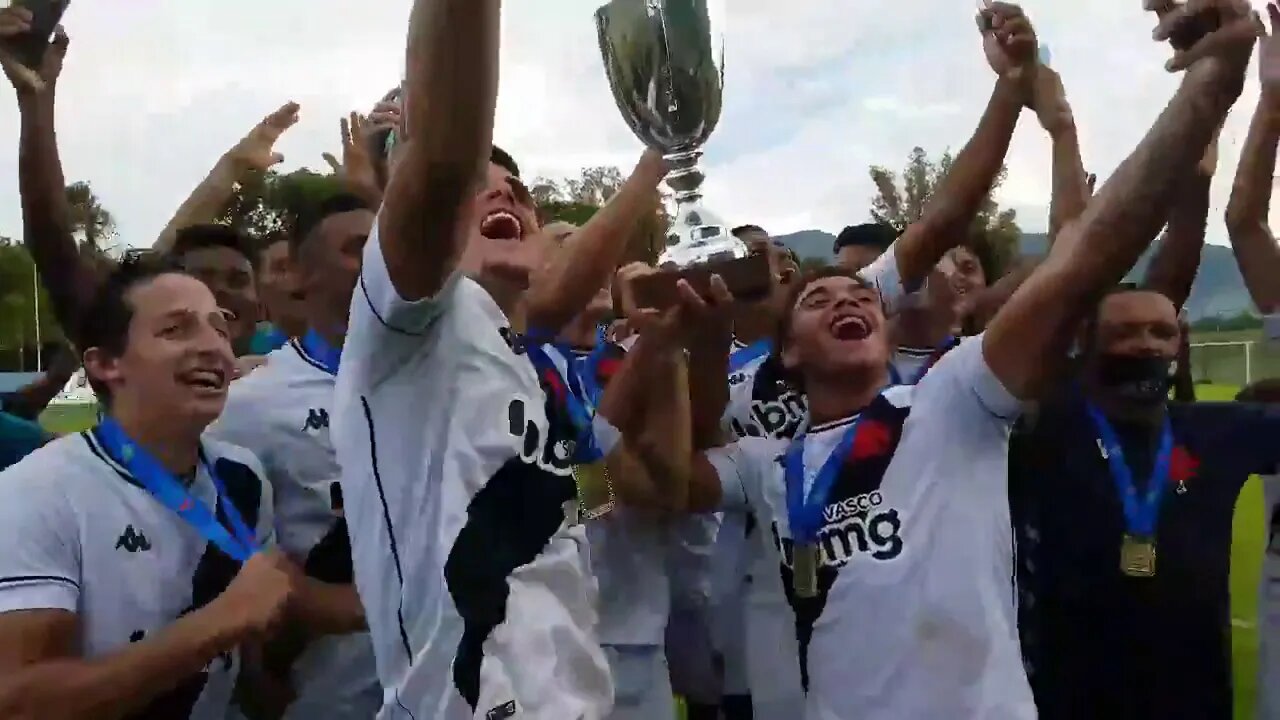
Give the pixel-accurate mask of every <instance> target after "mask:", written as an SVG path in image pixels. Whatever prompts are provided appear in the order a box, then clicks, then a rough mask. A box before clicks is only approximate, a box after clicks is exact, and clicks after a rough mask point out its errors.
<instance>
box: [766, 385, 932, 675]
mask: <svg viewBox="0 0 1280 720" xmlns="http://www.w3.org/2000/svg"><path fill="white" fill-rule="evenodd" d="M910 412H911V408H910V407H909V406H908V407H898V406H896V405H894V404H893V403H892V402H891V401H889V400H888V399H886V398H885V396H884V395H883V394H882V395H880V396H879V397H877V398H876V399H875V400H874V401H873V402H872V403H871V404H870V405H868V406H867V409H866V410H864V411H863V412H862V414H861V416H860V419H859V433H858V438H857V439H856V440H855V442H854V443H853V447H852V448H851V450H850V453H849V457H850V458H851V459H852V458H857V461H856V462H850V461H846V462H845V464H844V467H843V468H842V469H841V471H840V473H839V475H838V477H837V479H836V482H835V485H834V486H833V487H832V488H831V494H830V495H829V496H828V499H827V506H828V507H829V506H832V505H838V504H839V503H841V502H842V501H844V500H850V499H853V498H856V497H858V496H861V495H869V494H870V493H873V492H877V491H879V490H880V484H881V483H882V482H883V481H884V474H885V471H886V470H887V469H888V468H889V463H890V462H891V461H892V460H893V454H894V452H895V451H896V450H897V448H898V443H899V441H901V439H902V426H903V424H904V423H905V422H906V420H907V415H908V414H910ZM869 512H870V511H868V513H869ZM773 540H774V543H775V545H776V546H777V547H780V548H782V553H783V556H784V561H783V562H782V563H781V565H780V568H781V572H782V587H783V590H784V592H785V593H786V595H787V603H788V604H789V605H791V609H792V611H794V612H795V616H796V640H797V641H798V644H799V647H800V682H801V686H802V687H803V688H804V690H805V692H808V690H809V643H810V641H811V640H812V639H813V626H814V623H816V622H817V620H818V618H819V617H820V616H821V615H822V612H823V610H824V609H825V608H826V604H827V595H828V593H829V592H830V591H831V586H832V585H833V584H835V580H836V576H837V575H839V573H840V570H839V568H838V567H829V566H826V565H821V564H820V565H819V567H818V593H817V595H816V596H815V597H810V598H805V597H799V596H798V595H797V594H796V592H795V584H794V582H795V579H794V578H793V577H792V572H791V567H790V563H788V562H786V557H787V556H789V555H790V554H791V553H792V549H793V545H792V542H791V540H786V541H785V542H784V541H782V540H781V538H780V537H779V535H778V526H777V524H776V523H775V524H774V526H773ZM835 542H838V541H837V540H834V539H832V538H830V537H825V536H822V535H820V539H819V547H820V549H821V551H822V553H823V554H824V555H826V556H830V555H831V554H832V553H833V550H835V549H836V548H834V547H833V543H835ZM848 550H851V551H852V552H850V553H849V554H850V555H851V556H852V557H851V559H850V560H849V562H864V561H871V558H863V557H859V556H860V555H861V554H863V553H864V552H865V550H860V549H859V548H853V547H850V548H848Z"/></svg>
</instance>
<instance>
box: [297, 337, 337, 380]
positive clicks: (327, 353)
mask: <svg viewBox="0 0 1280 720" xmlns="http://www.w3.org/2000/svg"><path fill="white" fill-rule="evenodd" d="M302 350H303V351H304V352H306V353H307V355H308V356H309V357H310V358H311V359H312V360H315V361H316V362H318V363H320V366H321V367H323V368H324V371H325V372H327V373H329V374H330V375H333V376H337V374H338V364H339V361H340V360H341V359H342V348H341V347H336V348H335V347H333V346H331V345H330V344H329V343H327V342H325V339H324V338H322V337H320V333H318V332H316V331H315V330H308V331H307V334H306V335H303V336H302Z"/></svg>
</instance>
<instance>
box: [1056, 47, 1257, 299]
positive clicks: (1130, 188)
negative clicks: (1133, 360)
mask: <svg viewBox="0 0 1280 720" xmlns="http://www.w3.org/2000/svg"><path fill="white" fill-rule="evenodd" d="M1218 73H1219V71H1218V70H1217V68H1216V67H1213V66H1208V67H1204V68H1201V67H1199V66H1197V67H1193V68H1192V69H1191V70H1189V71H1188V72H1187V74H1186V75H1185V76H1184V79H1183V83H1182V85H1181V87H1180V88H1179V90H1178V92H1177V93H1176V94H1175V95H1174V97H1173V99H1172V100H1171V101H1170V103H1169V105H1168V106H1167V107H1166V108H1165V110H1164V112H1162V113H1161V114H1160V116H1159V118H1157V119H1156V122H1155V124H1154V125H1152V127H1151V130H1150V131H1149V132H1148V133H1147V135H1146V137H1145V138H1143V140H1142V141H1141V142H1140V143H1139V144H1138V146H1137V148H1136V149H1135V150H1134V151H1133V153H1132V154H1131V155H1130V156H1129V157H1128V158H1127V159H1125V161H1124V162H1122V163H1121V164H1120V166H1119V167H1118V168H1116V171H1115V173H1113V174H1112V176H1111V177H1110V178H1109V179H1108V180H1107V182H1106V184H1105V185H1103V186H1102V188H1101V190H1099V192H1098V194H1097V195H1096V196H1095V197H1094V198H1093V199H1092V200H1091V201H1090V202H1089V204H1088V206H1087V207H1086V208H1085V210H1084V212H1083V213H1082V214H1081V216H1080V218H1079V220H1078V221H1077V222H1076V223H1074V225H1073V227H1072V228H1070V230H1069V231H1070V232H1071V234H1072V235H1073V237H1071V238H1069V240H1070V242H1069V243H1068V244H1067V246H1066V247H1055V248H1054V252H1053V253H1051V254H1050V259H1049V262H1050V263H1053V262H1054V261H1056V260H1058V259H1062V260H1063V261H1064V265H1065V266H1067V267H1069V268H1070V270H1071V274H1072V275H1073V276H1074V277H1075V278H1076V279H1077V280H1078V281H1079V283H1078V284H1077V285H1076V286H1075V288H1074V294H1075V295H1077V296H1081V297H1089V296H1093V295H1094V294H1096V293H1097V292H1099V291H1101V290H1103V289H1105V288H1106V287H1109V286H1111V285H1114V284H1115V283H1117V282H1119V281H1120V280H1121V279H1122V278H1123V277H1124V275H1125V273H1127V272H1128V271H1129V270H1130V269H1131V268H1132V267H1133V265H1134V263H1135V262H1137V260H1138V257H1139V256H1140V255H1141V254H1142V251H1143V250H1144V249H1146V247H1147V245H1149V244H1150V242H1151V240H1152V239H1153V238H1154V237H1155V235H1156V233H1157V232H1159V230H1160V226H1161V225H1162V224H1163V223H1164V221H1165V219H1166V218H1167V217H1168V216H1169V209H1170V206H1171V204H1172V202H1173V200H1174V198H1175V197H1176V194H1177V190H1178V186H1179V183H1180V182H1182V180H1183V179H1184V178H1186V177H1188V176H1189V175H1190V174H1191V173H1192V172H1193V169H1194V167H1195V165H1196V163H1197V162H1198V161H1199V160H1200V158H1201V157H1202V156H1203V155H1204V151H1205V148H1206V147H1207V146H1208V144H1209V142H1210V140H1212V138H1213V135H1214V133H1215V132H1216V130H1217V127H1218V124H1219V123H1221V121H1222V119H1223V118H1224V117H1225V116H1226V113H1227V111H1228V110H1229V109H1230V107H1231V104H1232V103H1233V102H1234V100H1235V97H1236V94H1235V93H1232V92H1230V90H1229V89H1224V87H1223V80H1222V79H1221V77H1220V75H1219V74H1218ZM1064 234H1065V232H1064ZM1064 240H1068V238H1064ZM1060 251H1061V252H1060Z"/></svg>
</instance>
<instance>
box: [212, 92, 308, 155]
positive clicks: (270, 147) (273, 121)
mask: <svg viewBox="0 0 1280 720" xmlns="http://www.w3.org/2000/svg"><path fill="white" fill-rule="evenodd" d="M298 107H299V106H298V103H295V102H289V103H285V104H284V105H281V106H280V109H279V110H276V111H275V112H273V113H271V114H270V115H268V116H266V117H265V118H263V119H262V122H260V123H258V124H257V125H256V126H254V128H253V129H252V130H250V131H249V134H248V135H245V136H244V137H243V138H241V140H240V142H238V143H236V144H235V146H234V147H232V148H231V150H229V151H228V152H227V157H228V158H229V159H230V160H231V161H232V162H233V163H235V165H236V168H237V169H238V170H241V171H247V170H258V171H261V172H266V171H267V170H270V169H271V168H272V167H275V166H276V165H279V164H280V163H282V162H284V156H283V155H281V154H280V153H278V152H276V151H275V149H274V148H275V144H276V141H277V140H279V139H280V136H281V135H282V134H284V131H285V130H288V129H289V128H291V127H293V126H294V125H296V124H297V123H298Z"/></svg>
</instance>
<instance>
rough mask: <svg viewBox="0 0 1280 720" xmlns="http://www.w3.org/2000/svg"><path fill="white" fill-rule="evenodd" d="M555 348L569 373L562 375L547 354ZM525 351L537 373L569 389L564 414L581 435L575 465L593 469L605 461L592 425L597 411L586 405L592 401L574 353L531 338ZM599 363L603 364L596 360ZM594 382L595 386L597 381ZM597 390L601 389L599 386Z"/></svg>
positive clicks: (565, 395) (599, 346) (574, 459)
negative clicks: (545, 375)
mask: <svg viewBox="0 0 1280 720" xmlns="http://www.w3.org/2000/svg"><path fill="white" fill-rule="evenodd" d="M548 347H552V348H555V349H556V350H557V351H559V352H560V354H561V355H562V356H563V357H564V359H565V372H563V373H562V372H560V368H558V367H557V366H556V364H555V362H554V361H553V360H552V359H551V356H550V355H549V354H548V353H547V348H548ZM602 347H603V345H600V344H597V348H596V350H593V351H592V354H593V355H594V354H595V353H596V352H598V351H599V350H600V349H601V348H602ZM524 350H525V352H526V353H528V355H529V361H530V362H532V363H533V367H534V368H535V369H537V371H538V373H539V374H540V375H542V374H554V375H555V376H556V377H559V378H560V380H561V382H563V383H564V385H565V392H564V395H563V397H562V398H560V399H561V400H563V405H564V408H563V409H564V410H565V411H566V412H567V413H568V415H569V420H570V422H572V423H573V427H574V430H575V431H577V433H578V438H577V444H576V446H575V447H574V453H573V462H574V464H577V465H590V464H591V463H594V462H596V461H597V460H599V459H600V458H602V457H604V453H603V452H601V450H600V448H599V446H598V445H597V444H596V436H595V431H594V430H593V429H592V427H591V424H592V420H593V417H592V415H593V413H594V407H595V406H594V404H593V405H592V408H593V410H590V411H589V410H588V409H587V406H586V404H585V403H584V402H583V401H584V399H585V398H587V397H588V395H587V391H586V389H585V388H584V387H583V383H582V377H581V373H579V372H578V367H577V363H576V362H575V361H574V358H573V354H572V351H571V350H570V349H569V348H568V347H567V346H562V345H557V344H554V343H540V342H537V341H536V340H534V339H533V338H528V339H527V340H526V342H525V345H524ZM596 363H597V364H598V363H599V360H596ZM592 382H595V380H594V378H593V379H592ZM594 387H597V388H598V387H599V384H598V383H596V384H595V386H594Z"/></svg>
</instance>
